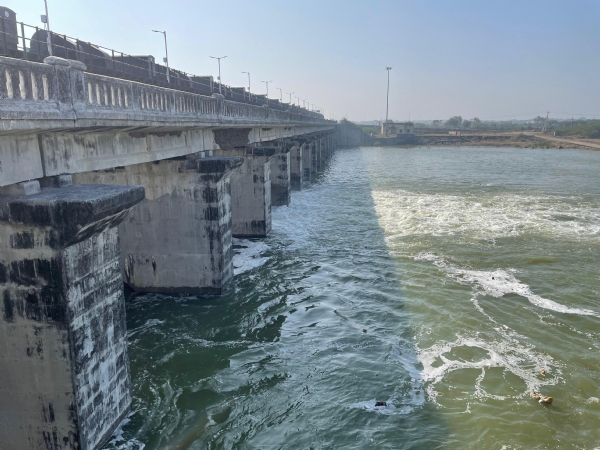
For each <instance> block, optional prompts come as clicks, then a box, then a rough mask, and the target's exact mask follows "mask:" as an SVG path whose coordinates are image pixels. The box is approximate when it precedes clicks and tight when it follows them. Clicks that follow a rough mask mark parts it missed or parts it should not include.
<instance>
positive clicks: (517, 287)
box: [413, 252, 600, 320]
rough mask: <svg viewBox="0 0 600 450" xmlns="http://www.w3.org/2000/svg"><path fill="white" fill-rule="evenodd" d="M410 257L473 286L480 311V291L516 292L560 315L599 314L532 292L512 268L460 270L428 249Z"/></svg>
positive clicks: (496, 296) (597, 315) (481, 292)
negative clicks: (478, 297)
mask: <svg viewBox="0 0 600 450" xmlns="http://www.w3.org/2000/svg"><path fill="white" fill-rule="evenodd" d="M413 259H414V260H415V261H430V262H431V263H432V264H433V265H435V266H436V267H439V268H441V269H443V270H445V271H446V273H447V274H448V276H450V277H451V278H453V279H455V280H456V281H458V282H459V283H461V284H470V285H472V286H474V287H475V288H476V291H475V292H474V294H475V296H474V298H473V303H474V304H475V306H476V308H477V309H478V310H479V311H480V312H483V310H482V309H481V307H480V306H479V303H478V302H477V295H479V294H484V295H491V296H492V297H495V298H500V297H503V296H504V295H506V294H517V295H519V296H521V297H524V298H526V299H527V300H529V302H530V303H531V304H532V305H535V306H537V307H540V308H544V309H547V310H550V311H554V312H559V313H563V314H576V315H580V316H593V317H600V314H599V313H597V312H595V311H592V310H589V309H583V308H571V307H569V306H565V305H563V304H561V303H558V302H556V301H554V300H550V299H547V298H544V297H541V296H539V295H536V294H534V293H533V292H532V291H531V288H530V287H529V285H527V284H525V283H523V282H522V281H520V280H518V279H517V278H516V277H515V276H514V275H513V273H514V272H516V271H515V270H514V269H507V270H502V269H496V270H491V271H490V270H465V269H459V268H456V267H454V266H453V265H452V264H449V263H448V262H447V261H446V259H445V258H444V257H442V256H439V255H436V254H433V253H428V252H422V253H419V254H418V255H417V256H415V257H413ZM486 315H487V314H486ZM492 320H493V319H492Z"/></svg>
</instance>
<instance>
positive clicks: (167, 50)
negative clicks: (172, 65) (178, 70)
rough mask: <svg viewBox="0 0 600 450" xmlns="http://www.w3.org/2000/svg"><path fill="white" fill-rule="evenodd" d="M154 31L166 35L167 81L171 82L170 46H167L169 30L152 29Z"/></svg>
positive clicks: (165, 60)
mask: <svg viewBox="0 0 600 450" xmlns="http://www.w3.org/2000/svg"><path fill="white" fill-rule="evenodd" d="M152 31H153V32H154V33H162V34H163V36H164V37H165V59H164V62H165V64H166V65H167V83H170V82H171V78H170V76H169V72H170V70H169V48H168V47H167V32H166V31H158V30H152Z"/></svg>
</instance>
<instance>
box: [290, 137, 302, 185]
mask: <svg viewBox="0 0 600 450" xmlns="http://www.w3.org/2000/svg"><path fill="white" fill-rule="evenodd" d="M303 148H304V146H301V145H300V143H298V142H294V143H293V145H292V148H291V149H290V183H291V188H292V191H301V190H302V177H303V174H304V173H303V172H304V171H303V166H302V162H303Z"/></svg>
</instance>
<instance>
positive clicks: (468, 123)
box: [462, 120, 471, 128]
mask: <svg viewBox="0 0 600 450" xmlns="http://www.w3.org/2000/svg"><path fill="white" fill-rule="evenodd" d="M462 126H463V127H464V128H470V127H471V121H470V120H463V123H462Z"/></svg>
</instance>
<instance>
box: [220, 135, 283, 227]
mask: <svg viewBox="0 0 600 450" xmlns="http://www.w3.org/2000/svg"><path fill="white" fill-rule="evenodd" d="M245 152H246V154H245V155H244V163H243V164H242V165H241V166H240V167H239V168H238V169H236V170H235V171H234V173H233V174H232V176H231V218H232V234H233V236H234V237H265V236H266V235H267V234H269V232H270V231H271V158H272V157H273V155H275V154H276V153H277V152H279V147H252V148H247V149H246V150H245Z"/></svg>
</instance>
